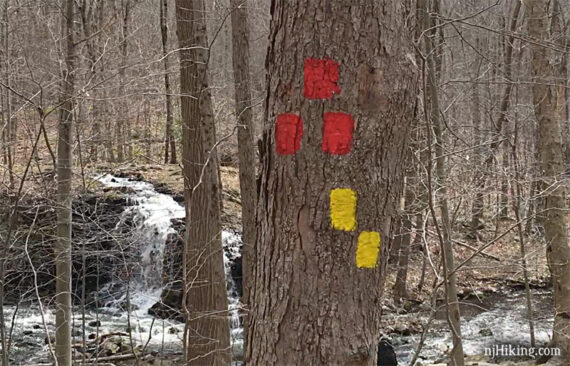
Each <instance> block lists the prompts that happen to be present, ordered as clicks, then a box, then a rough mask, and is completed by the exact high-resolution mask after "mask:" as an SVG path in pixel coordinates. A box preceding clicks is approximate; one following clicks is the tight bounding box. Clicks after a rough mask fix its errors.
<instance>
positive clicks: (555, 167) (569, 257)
mask: <svg viewBox="0 0 570 366" xmlns="http://www.w3.org/2000/svg"><path fill="white" fill-rule="evenodd" d="M525 5H526V9H527V16H528V32H529V35H530V36H531V37H533V39H534V40H537V41H547V40H548V39H549V27H548V19H549V14H548V1H546V0H526V1H525ZM531 49H532V61H531V69H532V76H533V81H534V82H533V84H532V96H533V103H534V111H535V115H536V119H537V120H538V150H539V152H540V158H541V171H542V174H541V175H542V177H541V179H542V183H543V186H544V188H545V193H544V200H545V211H544V213H543V214H540V215H541V216H542V222H543V224H544V230H545V239H546V244H547V251H546V252H547V257H548V262H549V266H550V270H551V272H552V279H553V282H554V283H553V287H554V308H555V311H556V314H555V317H554V329H553V342H554V344H555V345H556V346H558V347H560V348H561V349H562V351H563V352H564V354H565V355H566V357H568V355H570V245H569V242H568V228H567V225H566V215H567V208H568V207H567V205H566V188H565V186H564V183H563V182H562V181H561V180H560V179H561V177H562V174H563V173H564V171H565V168H564V155H563V150H562V146H563V145H562V133H561V129H560V122H559V120H558V115H557V111H556V110H557V103H556V98H557V88H556V81H555V78H554V70H553V66H552V63H551V62H550V57H551V54H550V52H551V51H550V48H548V47H544V46H543V45H541V44H539V43H538V44H537V43H536V42H534V43H532V44H531Z"/></svg>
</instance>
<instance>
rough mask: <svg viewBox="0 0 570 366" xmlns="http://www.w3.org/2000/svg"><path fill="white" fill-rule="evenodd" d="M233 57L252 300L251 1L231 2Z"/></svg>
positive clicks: (246, 266)
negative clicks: (248, 3)
mask: <svg viewBox="0 0 570 366" xmlns="http://www.w3.org/2000/svg"><path fill="white" fill-rule="evenodd" d="M230 6H231V8H232V58H233V68H234V81H235V103H236V116H237V123H238V126H239V127H238V158H239V188H240V194H241V221H242V240H243V249H242V258H243V259H242V260H243V262H242V268H243V282H242V283H243V299H247V298H248V293H249V285H250V283H251V273H252V263H253V260H252V259H253V256H252V253H253V250H252V249H253V243H254V242H255V204H256V199H257V189H256V182H255V167H256V165H257V164H256V158H255V151H254V146H255V145H254V142H253V140H254V136H255V133H254V125H253V110H252V100H251V82H250V75H249V24H248V18H247V2H246V1H245V0H231V2H230Z"/></svg>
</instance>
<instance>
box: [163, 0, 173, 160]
mask: <svg viewBox="0 0 570 366" xmlns="http://www.w3.org/2000/svg"><path fill="white" fill-rule="evenodd" d="M160 35H161V38H162V57H163V58H164V62H163V63H164V90H165V102H166V132H165V138H164V164H168V163H170V164H176V141H175V140H174V131H173V130H172V129H173V127H174V118H173V117H172V91H171V87H170V75H169V72H168V0H160Z"/></svg>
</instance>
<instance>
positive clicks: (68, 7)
mask: <svg viewBox="0 0 570 366" xmlns="http://www.w3.org/2000/svg"><path fill="white" fill-rule="evenodd" d="M73 4H74V1H73V0H67V1H66V3H65V8H64V9H65V14H62V19H63V21H64V22H65V24H66V25H65V30H66V31H65V43H66V45H67V46H66V50H65V52H66V56H65V70H64V71H63V80H62V85H61V87H62V95H61V98H62V105H61V115H60V121H59V126H58V137H59V139H58V145H57V241H56V243H55V248H54V252H55V266H56V278H55V291H56V294H55V306H56V310H55V311H56V312H55V317H56V319H55V327H56V332H55V355H56V358H57V364H58V366H71V321H72V319H71V201H72V196H71V180H72V164H73V150H72V147H73V93H74V75H73V72H74V67H75V47H74V40H73V39H74V32H75V31H74V29H73V28H74V27H73V24H74V20H73V14H74V5H73Z"/></svg>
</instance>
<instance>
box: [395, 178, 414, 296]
mask: <svg viewBox="0 0 570 366" xmlns="http://www.w3.org/2000/svg"><path fill="white" fill-rule="evenodd" d="M405 191H406V194H405V200H406V203H405V206H404V211H403V212H402V226H401V230H400V235H401V237H402V239H401V242H400V253H399V254H398V272H397V274H396V282H395V283H394V299H396V301H399V300H400V299H405V298H407V297H408V291H407V289H406V286H407V281H408V261H409V257H410V243H411V236H412V234H411V232H412V215H411V213H410V212H409V211H410V209H411V208H412V204H413V201H414V192H413V191H412V189H411V188H410V187H407V188H406V190H405Z"/></svg>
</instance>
